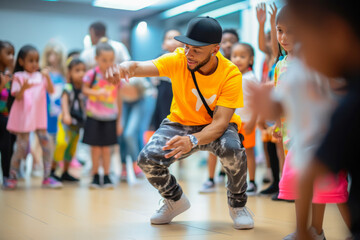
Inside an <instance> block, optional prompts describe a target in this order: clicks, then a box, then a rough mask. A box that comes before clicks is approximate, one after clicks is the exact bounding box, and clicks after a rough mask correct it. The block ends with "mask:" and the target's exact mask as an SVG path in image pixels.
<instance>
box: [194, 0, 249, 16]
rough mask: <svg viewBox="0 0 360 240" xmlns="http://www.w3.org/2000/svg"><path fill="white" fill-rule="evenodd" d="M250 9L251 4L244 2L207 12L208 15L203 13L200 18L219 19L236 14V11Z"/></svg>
mask: <svg viewBox="0 0 360 240" xmlns="http://www.w3.org/2000/svg"><path fill="white" fill-rule="evenodd" d="M249 7H250V5H249V2H248V1H243V2H239V3H235V4H231V5H228V6H226V7H222V8H219V9H216V10H213V11H210V12H207V13H203V14H201V15H200V16H201V17H206V16H209V17H212V18H219V17H222V16H225V15H228V14H230V13H233V12H236V11H240V10H244V9H247V8H249Z"/></svg>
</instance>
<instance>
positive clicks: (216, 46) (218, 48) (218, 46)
mask: <svg viewBox="0 0 360 240" xmlns="http://www.w3.org/2000/svg"><path fill="white" fill-rule="evenodd" d="M219 50H220V45H219V44H216V45H215V47H214V49H213V51H212V53H211V54H212V55H213V56H215V55H216V54H217V53H218V52H219Z"/></svg>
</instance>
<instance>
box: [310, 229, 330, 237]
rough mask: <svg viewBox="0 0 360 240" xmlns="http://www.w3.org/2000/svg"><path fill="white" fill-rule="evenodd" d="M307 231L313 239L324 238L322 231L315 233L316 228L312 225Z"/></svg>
mask: <svg viewBox="0 0 360 240" xmlns="http://www.w3.org/2000/svg"><path fill="white" fill-rule="evenodd" d="M309 232H310V234H311V236H312V238H313V239H314V240H326V238H325V235H324V231H322V233H321V234H317V232H316V229H315V228H314V227H311V228H310V229H309Z"/></svg>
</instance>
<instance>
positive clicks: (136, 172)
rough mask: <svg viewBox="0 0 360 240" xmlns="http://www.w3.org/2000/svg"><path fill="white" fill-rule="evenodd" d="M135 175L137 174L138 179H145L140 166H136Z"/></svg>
mask: <svg viewBox="0 0 360 240" xmlns="http://www.w3.org/2000/svg"><path fill="white" fill-rule="evenodd" d="M134 173H135V177H136V178H143V177H145V175H144V173H143V171H142V170H141V168H140V167H139V166H138V165H136V166H135V167H134Z"/></svg>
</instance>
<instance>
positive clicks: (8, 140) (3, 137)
mask: <svg viewBox="0 0 360 240" xmlns="http://www.w3.org/2000/svg"><path fill="white" fill-rule="evenodd" d="M7 122H8V117H5V116H3V115H1V114H0V153H1V168H2V173H3V176H4V177H9V172H10V164H11V156H12V155H13V152H14V144H15V140H16V137H15V135H13V134H11V133H10V132H9V131H8V130H6V125H7Z"/></svg>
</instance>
